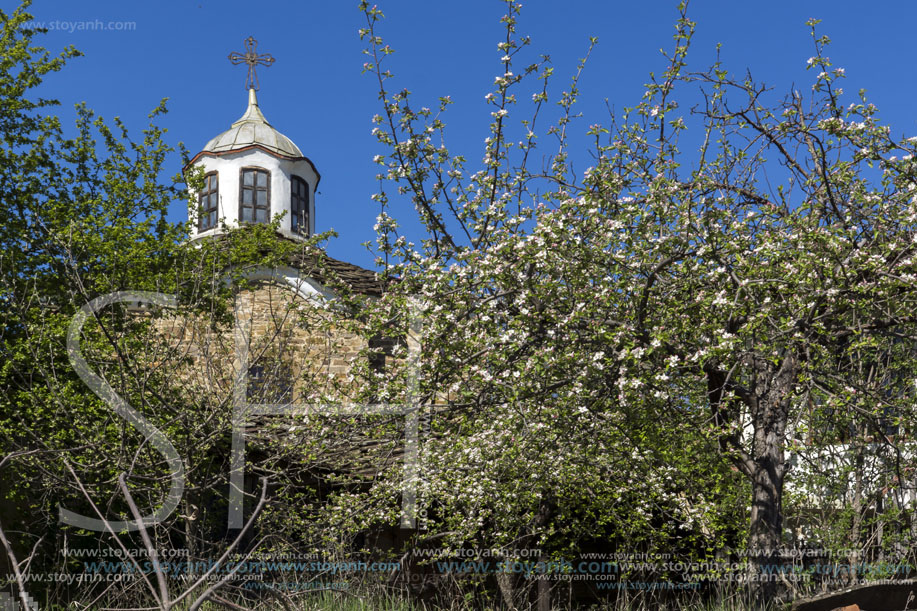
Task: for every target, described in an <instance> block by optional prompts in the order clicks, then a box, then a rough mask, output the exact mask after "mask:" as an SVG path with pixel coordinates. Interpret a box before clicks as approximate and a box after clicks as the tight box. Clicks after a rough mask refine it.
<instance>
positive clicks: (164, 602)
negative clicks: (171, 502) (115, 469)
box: [118, 473, 172, 611]
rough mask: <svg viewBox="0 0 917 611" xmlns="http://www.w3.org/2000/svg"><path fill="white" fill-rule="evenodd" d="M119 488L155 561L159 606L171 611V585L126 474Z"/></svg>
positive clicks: (120, 477)
mask: <svg viewBox="0 0 917 611" xmlns="http://www.w3.org/2000/svg"><path fill="white" fill-rule="evenodd" d="M118 486H120V487H121V492H122V493H123V494H124V498H125V499H127V506H128V507H129V508H130V510H131V514H132V515H133V516H134V519H135V520H137V529H138V530H139V531H140V538H141V539H143V545H144V546H146V553H147V557H148V558H150V559H152V561H153V570H154V571H155V572H156V581H157V582H158V584H159V604H160V605H161V606H162V609H163V611H169V609H170V608H171V607H172V604H171V603H170V602H169V584H168V583H167V582H166V576H165V575H163V572H162V566H161V565H160V564H159V554H158V553H157V551H156V548H155V547H153V542H152V541H151V540H150V535H149V533H148V532H147V531H146V525H145V524H144V523H143V516H141V515H140V510H139V509H137V504H136V503H135V502H134V497H133V496H131V491H130V490H129V489H128V487H127V482H125V481H124V473H121V474H120V475H119V476H118Z"/></svg>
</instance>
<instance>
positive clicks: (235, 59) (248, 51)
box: [229, 36, 274, 89]
mask: <svg viewBox="0 0 917 611" xmlns="http://www.w3.org/2000/svg"><path fill="white" fill-rule="evenodd" d="M257 46H258V41H257V40H255V39H254V38H252V37H251V36H249V37H248V38H246V39H245V53H230V54H229V61H231V62H232V63H233V65H238V64H248V83H247V85H248V89H258V88H259V87H258V74H257V73H256V72H255V66H257V65H258V64H261V65H262V66H270V65H271V64H273V63H274V58H273V57H272V56H271V55H270V54H269V53H265V54H264V55H258V54H257V53H255V47H257Z"/></svg>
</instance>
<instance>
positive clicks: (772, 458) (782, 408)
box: [747, 355, 799, 605]
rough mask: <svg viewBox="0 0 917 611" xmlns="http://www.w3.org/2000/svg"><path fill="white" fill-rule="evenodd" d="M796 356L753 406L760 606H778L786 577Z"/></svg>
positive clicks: (752, 540) (751, 541)
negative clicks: (786, 483)
mask: <svg viewBox="0 0 917 611" xmlns="http://www.w3.org/2000/svg"><path fill="white" fill-rule="evenodd" d="M798 363H799V362H798V360H797V359H796V358H795V357H794V356H793V355H788V356H786V357H785V358H784V360H783V362H782V363H781V365H780V366H779V368H778V370H777V372H776V373H773V375H772V376H769V377H767V378H765V377H764V376H763V375H761V374H762V373H763V372H759V379H768V381H769V384H767V385H766V386H765V392H764V393H763V395H762V396H760V397H757V398H756V400H754V401H753V402H752V403H753V405H752V406H751V407H752V409H751V416H752V424H753V426H754V440H753V445H752V451H751V456H750V457H749V458H750V460H749V461H747V468H748V471H749V473H748V475H750V477H751V494H752V499H751V516H750V519H749V529H748V551H749V554H750V555H751V559H752V568H753V569H754V577H755V579H756V581H754V582H753V583H752V588H751V590H752V592H753V593H754V597H755V599H756V601H757V603H758V604H762V605H763V604H770V603H774V602H776V600H777V597H778V594H779V590H780V587H779V584H780V583H781V582H782V581H783V578H784V576H782V575H781V574H780V571H781V570H784V566H783V558H781V557H780V554H779V549H780V547H781V539H782V535H783V480H784V477H785V475H786V457H785V455H784V452H783V448H784V444H785V442H786V426H787V422H788V420H789V411H790V397H791V396H792V392H793V390H794V388H795V385H796V378H797V376H798V372H799V366H798Z"/></svg>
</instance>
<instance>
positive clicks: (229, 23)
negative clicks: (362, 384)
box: [0, 0, 917, 267]
mask: <svg viewBox="0 0 917 611" xmlns="http://www.w3.org/2000/svg"><path fill="white" fill-rule="evenodd" d="M0 4H2V6H3V7H4V10H11V9H12V7H14V6H15V2H14V1H12V0H0ZM379 5H380V8H382V10H383V11H384V12H385V13H386V17H387V19H386V20H385V22H384V24H383V29H382V34H383V36H384V37H385V39H386V42H388V43H389V44H391V45H392V47H394V49H395V50H396V53H395V55H393V56H391V63H390V68H391V69H393V71H394V72H395V73H396V77H397V79H398V81H397V83H398V85H399V86H403V87H407V88H409V89H411V90H412V91H414V92H415V95H416V96H417V101H416V104H418V105H419V104H426V105H430V106H433V105H434V104H435V100H436V98H437V97H438V96H440V95H450V96H451V97H452V99H453V100H454V101H455V104H454V105H453V106H452V107H451V110H450V112H449V114H448V115H447V117H446V120H447V123H448V124H449V126H450V130H451V132H452V139H451V140H450V142H451V145H452V147H453V149H454V150H456V151H458V152H462V153H465V154H466V155H467V156H468V158H469V160H470V161H471V162H473V161H475V160H479V159H480V150H481V148H480V147H481V142H482V141H483V139H484V138H485V137H486V136H487V123H488V121H489V114H488V113H489V112H490V110H491V109H490V108H489V107H488V106H486V105H485V102H484V95H485V94H486V93H487V92H488V91H490V89H491V87H492V84H493V77H494V75H496V74H498V71H499V70H500V64H499V63H498V60H499V57H500V55H501V53H500V52H499V51H498V50H497V48H496V44H497V42H499V41H500V40H501V38H502V30H501V26H500V24H499V18H500V16H501V15H502V14H503V3H502V2H500V1H499V0H466V1H464V2H443V1H441V0H388V1H386V0H379ZM524 5H525V6H524V8H523V13H522V18H521V21H520V25H519V30H520V32H524V33H528V34H530V35H531V36H532V38H533V45H532V48H533V49H535V50H537V51H538V52H542V53H547V54H550V55H551V58H552V61H553V64H554V66H555V69H556V74H557V80H556V81H555V91H558V90H559V89H560V87H561V86H562V85H565V84H566V83H567V80H568V76H569V75H570V74H572V71H573V70H574V68H575V65H576V60H577V58H578V57H580V56H581V55H582V54H583V52H584V51H585V49H586V47H587V45H588V37H589V36H597V37H598V38H599V44H598V47H597V48H596V50H595V51H594V53H593V55H592V58H591V60H590V62H589V65H588V67H587V70H586V72H585V74H584V76H583V78H582V81H581V92H582V98H581V99H582V100H583V103H582V104H581V106H580V110H581V111H582V112H583V113H584V115H585V117H584V119H583V120H582V121H581V122H579V123H578V124H577V126H576V127H575V129H578V130H581V131H585V129H586V128H587V126H588V125H589V124H591V123H600V122H607V113H606V110H605V99H606V98H607V99H608V102H609V104H610V105H611V106H613V107H616V108H621V107H622V106H626V105H632V104H635V103H636V102H638V101H639V99H640V96H641V95H642V93H643V83H645V82H646V81H647V80H648V79H647V75H648V73H649V72H650V71H652V70H655V71H661V68H662V66H663V63H662V58H661V56H660V55H659V49H660V48H662V47H665V48H666V49H670V48H671V46H672V39H671V35H672V33H673V24H674V21H675V18H676V11H675V5H676V2H674V1H661V0H647V1H644V2H632V1H631V2H621V1H618V0H567V1H566V2H557V1H547V0H530V1H529V2H524ZM30 10H31V12H32V13H33V14H34V15H35V19H36V20H37V21H43V22H45V23H46V25H48V26H49V27H56V29H54V30H53V31H51V32H50V33H49V34H47V35H45V36H42V37H40V39H39V42H40V44H42V45H43V46H45V47H47V48H49V49H52V50H57V49H60V48H62V47H63V46H65V45H71V44H72V45H74V46H76V47H77V48H78V49H80V50H81V51H82V52H83V53H85V57H81V58H78V59H75V60H73V61H72V62H71V63H70V65H69V66H68V67H67V68H66V69H65V70H64V71H63V72H61V73H58V74H55V75H52V76H51V77H50V78H49V79H48V81H47V83H46V85H45V86H44V87H43V89H42V92H41V93H42V94H43V95H45V96H51V97H56V98H58V99H59V100H61V102H62V103H63V108H62V110H61V114H62V116H63V117H64V118H65V119H66V120H68V121H70V120H71V119H72V118H73V112H72V106H73V104H75V103H77V102H80V101H85V102H86V103H87V104H88V105H89V106H90V107H91V108H93V109H94V110H96V111H97V112H98V113H100V114H102V115H103V116H105V117H107V118H111V117H112V116H115V115H118V116H120V117H121V118H122V119H124V120H125V121H126V123H127V124H128V126H129V127H131V128H132V129H135V130H139V129H142V127H143V126H144V125H145V124H146V114H147V113H148V111H149V110H150V109H152V108H153V107H155V106H156V104H157V103H158V101H159V100H160V99H161V98H163V97H168V98H169V104H168V105H169V109H170V112H169V115H168V116H167V117H166V119H165V120H164V124H165V126H166V127H168V128H169V134H168V137H169V141H170V142H172V143H177V142H178V141H182V142H184V143H185V145H186V146H187V147H188V149H189V150H190V151H191V153H192V154H193V153H195V152H197V151H198V150H200V149H201V147H203V145H204V144H205V143H206V142H207V141H208V140H209V139H210V138H211V137H213V136H215V135H216V134H218V133H219V132H221V131H223V130H225V129H227V128H228V127H229V125H230V123H232V122H233V121H234V120H236V119H237V118H238V117H239V116H240V115H241V114H242V112H243V111H244V108H245V102H246V93H245V89H244V82H245V70H244V68H243V67H239V66H232V65H231V64H230V63H229V61H228V60H227V58H226V57H227V55H228V54H229V53H230V52H231V51H243V50H244V48H243V44H242V41H243V39H244V38H245V37H247V36H249V35H251V36H254V37H255V38H257V39H258V41H259V46H258V50H259V51H260V52H266V53H271V54H272V55H273V56H274V57H275V58H276V63H275V64H274V65H273V66H272V67H270V68H267V69H262V70H261V71H260V72H259V75H260V81H261V91H260V92H259V101H260V104H261V107H262V110H263V111H264V113H265V115H266V116H267V118H268V120H269V121H271V123H272V124H273V125H274V126H275V127H277V128H278V129H279V130H280V131H282V132H283V133H285V134H286V135H287V136H289V137H290V138H291V139H292V140H293V141H294V142H296V144H298V145H299V147H300V148H301V149H302V150H303V152H304V154H305V155H306V156H308V157H309V158H311V159H312V161H313V162H314V163H315V164H316V166H317V167H318V170H319V172H320V173H321V174H322V181H321V185H320V188H319V195H318V197H317V200H316V216H317V218H316V228H317V230H319V231H323V230H326V229H329V228H334V229H335V230H337V231H338V233H339V234H340V237H339V238H337V239H336V240H334V241H332V243H331V244H329V247H328V250H329V254H331V255H332V256H335V257H338V258H342V259H346V260H348V261H351V262H354V263H357V264H361V265H364V266H367V267H372V258H371V256H370V255H369V253H368V252H367V251H366V250H365V249H364V248H363V247H362V246H361V245H360V244H361V243H362V242H364V241H367V240H372V239H373V237H374V233H373V230H372V226H373V223H374V219H375V216H376V214H377V213H378V206H377V205H376V204H374V203H373V202H371V200H370V195H371V194H372V193H373V192H374V191H375V189H376V187H377V183H376V181H375V180H374V176H375V174H376V172H377V170H378V166H375V165H374V164H373V163H372V161H371V160H372V157H373V155H375V154H378V153H384V152H385V151H382V150H380V149H379V147H378V145H377V144H376V142H375V139H374V138H373V137H372V136H371V135H370V130H371V129H372V124H371V122H370V118H371V117H372V115H373V114H375V113H376V112H377V111H378V102H377V100H376V95H375V90H374V88H373V80H372V78H370V76H369V75H362V74H361V67H362V64H363V62H364V57H363V55H362V54H361V48H362V46H361V42H360V41H359V38H358V35H357V30H358V28H360V27H363V25H364V21H363V17H362V15H361V13H360V12H359V11H358V10H357V0H321V1H318V0H272V1H270V2H263V1H262V2H257V1H254V2H242V1H239V0H160V1H157V2H125V1H124V0H117V1H115V0H91V1H85V2H74V1H72V0H38V1H37V2H36V4H34V5H33V6H32V7H31V9H30ZM690 15H691V17H692V18H693V19H694V20H695V21H697V22H698V26H697V36H696V38H695V40H694V42H693V45H692V51H693V53H692V56H691V57H690V58H689V61H690V66H691V67H692V68H695V69H701V68H704V67H706V66H707V65H709V63H710V62H711V61H712V58H713V56H714V49H715V45H716V43H718V42H720V43H723V49H722V57H723V59H724V63H725V65H726V66H727V67H728V68H729V69H730V70H732V71H733V72H738V73H743V72H744V71H745V70H746V68H747V69H750V70H751V71H752V73H753V75H754V76H755V77H756V78H757V79H758V80H763V81H765V82H767V83H768V84H770V85H772V86H774V87H775V88H776V89H777V90H778V91H779V92H781V93H782V92H784V91H788V90H789V89H790V88H791V87H792V86H793V84H794V83H795V84H796V85H797V86H805V87H808V84H809V83H810V82H811V78H812V76H813V75H812V74H808V75H807V74H806V72H805V69H804V68H805V63H806V59H807V58H808V57H810V56H811V55H812V54H813V46H812V40H811V38H810V36H809V33H808V28H807V27H806V26H805V25H804V24H805V21H806V20H807V19H809V18H810V17H818V18H820V19H822V20H823V22H822V24H821V26H820V29H821V32H822V33H825V34H828V35H829V36H831V38H832V40H833V44H832V46H831V50H830V51H829V53H828V54H829V55H830V56H831V59H832V60H833V61H834V64H835V66H842V67H844V68H846V71H847V77H848V78H847V82H846V83H845V85H844V87H845V89H847V91H848V92H850V93H854V92H856V90H858V89H860V88H865V89H867V91H868V92H869V95H870V98H871V101H872V102H873V103H875V104H876V105H877V106H878V107H879V108H880V111H881V112H880V117H881V118H882V119H884V121H886V122H887V123H889V124H891V125H892V128H893V133H896V134H907V135H914V134H917V104H915V102H914V100H915V97H917V96H915V93H917V79H915V76H917V74H915V73H917V61H915V59H914V50H913V43H912V40H913V27H914V23H917V2H914V1H913V0H886V1H884V2H881V3H875V4H870V3H863V2H856V3H854V2H850V1H848V0H832V1H827V0H807V1H806V2H800V1H798V0H797V1H789V0H775V1H773V2H768V3H759V2H756V3H753V2H743V1H740V0H695V1H694V2H693V5H692V7H691V10H690ZM96 21H99V22H102V23H103V24H104V26H105V27H108V28H111V29H107V30H89V29H79V28H77V29H73V30H72V31H68V29H69V28H71V27H73V25H72V24H73V22H93V23H95V22H96ZM53 22H70V23H69V24H68V23H57V24H56V26H52V23H53ZM127 22H130V23H133V25H132V26H130V25H123V24H124V23H127ZM118 28H121V29H118ZM587 162H588V160H587V159H586V158H585V157H584V158H583V159H582V163H580V164H579V165H580V166H581V167H585V165H586V164H587ZM173 165H174V167H172V168H170V169H171V170H174V171H175V172H178V171H179V169H180V167H179V166H180V160H179V159H178V157H177V156H176V157H175V158H174V162H173ZM395 213H396V216H400V215H399V213H398V211H397V209H396V210H395ZM405 214H406V213H405ZM184 215H185V210H184V209H183V207H181V206H176V207H175V210H174V211H173V218H174V219H176V220H178V219H183V218H184Z"/></svg>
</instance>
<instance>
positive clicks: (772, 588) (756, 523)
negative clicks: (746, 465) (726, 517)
mask: <svg viewBox="0 0 917 611" xmlns="http://www.w3.org/2000/svg"><path fill="white" fill-rule="evenodd" d="M778 453H779V456H775V455H773V454H772V453H769V454H770V455H766V456H761V457H758V458H756V460H755V469H754V472H753V475H752V488H751V490H752V503H751V518H750V523H749V529H748V551H749V554H750V555H751V560H752V568H753V575H752V577H753V578H754V579H755V581H754V582H753V583H752V591H753V592H754V594H755V599H756V600H757V601H758V602H759V603H770V602H774V600H775V599H776V597H777V593H778V588H777V583H778V582H777V581H776V580H777V579H779V576H778V572H779V571H780V569H781V566H780V565H781V558H780V555H779V554H778V549H779V548H780V539H781V535H782V534H783V515H782V503H783V475H782V465H783V449H782V448H780V449H779V452H778ZM778 465H780V468H779V469H778V468H777V467H778Z"/></svg>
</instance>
